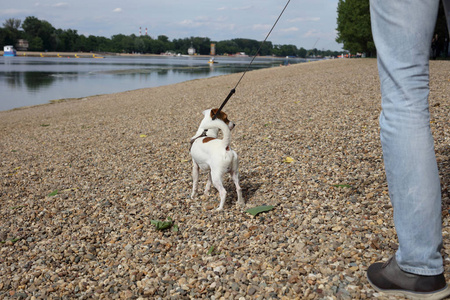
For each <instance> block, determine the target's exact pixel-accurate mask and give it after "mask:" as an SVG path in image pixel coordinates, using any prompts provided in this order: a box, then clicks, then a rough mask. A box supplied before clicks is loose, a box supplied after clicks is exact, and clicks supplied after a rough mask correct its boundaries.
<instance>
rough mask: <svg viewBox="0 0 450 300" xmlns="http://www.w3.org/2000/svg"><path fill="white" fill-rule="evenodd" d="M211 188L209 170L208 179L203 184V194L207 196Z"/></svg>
mask: <svg viewBox="0 0 450 300" xmlns="http://www.w3.org/2000/svg"><path fill="white" fill-rule="evenodd" d="M210 189H211V171H210V172H208V179H207V181H206V186H205V192H204V194H205V196H209V191H210Z"/></svg>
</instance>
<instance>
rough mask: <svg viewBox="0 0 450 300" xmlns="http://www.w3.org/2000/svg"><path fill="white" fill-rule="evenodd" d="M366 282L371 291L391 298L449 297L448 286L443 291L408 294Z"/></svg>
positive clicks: (449, 288)
mask: <svg viewBox="0 0 450 300" xmlns="http://www.w3.org/2000/svg"><path fill="white" fill-rule="evenodd" d="M367 280H368V281H369V283H370V285H371V286H372V287H373V289H374V290H376V291H377V292H381V293H384V294H387V295H392V296H403V297H407V298H409V299H413V300H416V299H417V300H419V299H428V300H440V299H444V298H446V297H448V296H449V295H450V287H449V286H448V285H446V286H445V287H444V288H443V289H441V290H438V291H435V292H431V293H420V292H409V291H405V290H385V289H380V288H379V287H377V286H376V285H375V284H373V283H372V282H371V281H370V279H369V278H367Z"/></svg>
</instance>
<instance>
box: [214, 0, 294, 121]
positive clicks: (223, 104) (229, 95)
mask: <svg viewBox="0 0 450 300" xmlns="http://www.w3.org/2000/svg"><path fill="white" fill-rule="evenodd" d="M289 2H291V0H288V2H287V3H286V5H285V6H284V8H283V10H282V11H281V13H280V15H279V16H278V18H277V20H276V21H275V23H274V24H273V26H272V28H271V29H270V31H269V33H268V34H267V36H266V38H265V39H264V41H262V43H261V44H260V45H259V48H258V51H256V53H255V55H254V56H253V58H252V60H251V61H250V63H249V64H248V65H247V68H246V69H245V71H244V73H243V74H242V76H241V78H239V81H238V82H237V83H236V85H235V86H234V88H232V89H231V91H230V92H229V93H228V96H227V97H226V98H225V100H224V101H223V102H222V105H221V106H220V107H219V110H218V111H217V112H216V113H215V115H214V116H213V118H212V119H213V120H215V119H216V117H217V116H218V114H219V113H220V111H221V110H222V108H223V107H224V106H225V104H227V102H228V100H230V98H231V96H233V94H234V93H235V92H236V88H237V86H238V85H239V83H240V82H241V80H242V78H243V77H244V75H245V73H247V71H248V69H249V68H250V66H251V65H252V63H253V61H254V60H255V58H256V56H257V55H258V53H259V51H261V48H262V46H263V45H264V43H265V42H266V40H267V38H268V37H269V35H270V34H271V33H272V30H273V29H274V28H275V25H277V23H278V20H280V18H281V16H282V15H283V13H284V11H285V10H286V8H287V6H288V5H289Z"/></svg>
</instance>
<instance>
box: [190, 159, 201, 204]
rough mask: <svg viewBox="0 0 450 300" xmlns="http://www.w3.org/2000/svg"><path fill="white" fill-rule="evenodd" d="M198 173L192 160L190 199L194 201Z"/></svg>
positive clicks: (196, 165)
mask: <svg viewBox="0 0 450 300" xmlns="http://www.w3.org/2000/svg"><path fill="white" fill-rule="evenodd" d="M198 173H199V166H198V164H197V163H196V162H195V161H194V160H192V193H191V199H194V198H195V197H197V188H198Z"/></svg>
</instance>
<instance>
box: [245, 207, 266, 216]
mask: <svg viewBox="0 0 450 300" xmlns="http://www.w3.org/2000/svg"><path fill="white" fill-rule="evenodd" d="M272 209H273V206H272V205H263V206H257V207H253V208H250V209H247V210H246V211H245V212H247V213H249V214H251V215H253V216H255V217H256V215H257V214H259V213H262V212H266V211H270V210H272Z"/></svg>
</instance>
